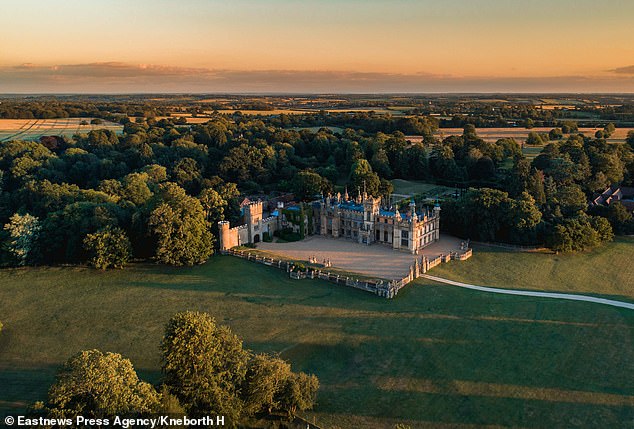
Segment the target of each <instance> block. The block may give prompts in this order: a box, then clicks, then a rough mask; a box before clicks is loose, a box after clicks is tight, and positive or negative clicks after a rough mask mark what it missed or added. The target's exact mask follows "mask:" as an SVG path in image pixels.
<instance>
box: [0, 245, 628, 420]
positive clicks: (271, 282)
mask: <svg viewBox="0 0 634 429" xmlns="http://www.w3.org/2000/svg"><path fill="white" fill-rule="evenodd" d="M619 245H620V243H617V244H616V246H617V247H618V246H619ZM480 253H481V254H482V255H484V254H485V252H480ZM509 255H510V256H509V257H508V259H504V260H502V262H503V263H507V262H508V260H510V259H512V258H513V257H517V256H518V254H515V253H512V254H509ZM482 257H483V258H484V257H485V256H482ZM522 257H523V255H522ZM551 257H552V256H551ZM486 258H489V256H486ZM500 258H501V255H499V254H498V255H496V256H495V257H494V258H493V259H492V261H493V262H495V265H491V260H489V259H482V260H480V259H479V258H478V257H477V256H474V258H473V259H472V261H473V262H468V263H465V265H464V266H465V267H469V266H474V265H473V264H476V266H477V264H481V265H482V266H484V265H486V264H489V266H490V267H489V268H490V270H491V271H496V270H511V269H515V265H513V266H508V265H498V263H497V261H500V260H501V259H500ZM565 262H566V261H560V262H559V264H564V263H565ZM573 262H574V265H576V264H577V262H576V261H573ZM467 264H471V265H467ZM450 268H451V270H454V269H456V273H458V270H457V266H456V267H453V266H452V264H450V265H447V266H446V268H445V267H443V270H444V271H443V274H447V273H448V272H449V271H447V270H449V269H450ZM465 269H466V268H465ZM573 271H574V268H573V266H572V265H571V267H570V268H569V271H567V272H573ZM524 272H529V271H528V269H527V270H526V271H523V273H524ZM531 272H532V271H531ZM432 274H436V275H440V274H441V271H440V270H439V271H437V272H432ZM463 274H464V276H466V271H465V273H463ZM463 274H460V275H458V274H456V276H457V277H460V278H462V277H461V276H462V275H463ZM485 274H486V273H485V272H484V268H481V272H480V275H481V276H484V275H485ZM474 278H475V279H478V277H474ZM493 278H494V276H489V279H493ZM630 278H631V277H630ZM482 279H485V277H482ZM541 279H546V281H547V280H548V279H549V277H548V275H547V274H544V275H543V276H542V277H541ZM556 281H559V278H558V277H555V278H553V280H552V282H556ZM571 282H572V280H571ZM519 286H523V284H519ZM553 287H554V286H550V287H547V286H544V289H552V288H553ZM595 292H596V293H603V292H604V291H603V290H597V291H595ZM604 293H606V294H609V295H613V294H615V293H616V291H614V290H610V289H606V290H605V292H604ZM182 310H199V311H207V312H209V313H211V314H212V315H213V316H214V317H215V318H216V320H217V321H218V322H219V323H223V324H227V325H229V326H231V328H232V329H233V330H234V331H235V332H236V333H237V334H238V335H240V336H241V337H242V338H243V339H244V342H245V345H246V346H247V347H248V348H251V349H253V350H256V351H264V352H271V353H279V354H281V356H282V357H283V358H285V359H287V360H289V361H290V362H291V363H292V364H293V367H294V369H295V370H302V371H309V372H312V373H315V374H316V375H317V376H318V377H319V379H320V382H321V388H320V393H319V396H318V405H317V407H316V408H315V410H314V411H312V412H310V413H306V414H305V417H306V418H308V419H309V420H311V421H313V420H314V421H315V422H316V423H317V424H319V425H320V426H321V427H323V428H334V427H339V428H361V427H364V428H393V427H394V425H395V424H396V423H406V424H409V425H410V426H411V427H413V428H419V427H421V428H422V427H433V428H438V427H441V428H442V427H445V428H495V427H524V428H544V427H548V428H557V427H565V428H571V427H573V428H574V427H579V428H608V427H609V428H620V427H628V426H629V427H631V424H632V421H634V377H633V376H632V374H634V347H633V341H634V330H633V328H634V312H632V311H628V310H625V309H617V308H612V307H608V306H603V305H596V304H589V303H580V302H564V301H555V300H549V299H536V298H529V297H516V296H504V295H492V294H486V293H481V292H476V291H470V290H464V289H460V288H455V287H451V286H446V285H441V284H434V283H433V282H430V281H427V280H422V279H420V280H418V281H416V282H414V283H412V284H411V285H408V286H407V287H406V288H405V289H404V290H403V291H402V292H401V293H400V294H399V295H398V297H397V298H396V299H394V300H385V299H382V298H378V297H375V296H373V295H370V294H367V293H365V292H361V291H358V290H355V289H350V288H345V287H341V286H336V285H334V284H330V283H326V282H323V281H317V280H291V279H289V278H288V277H287V276H286V273H284V272H282V271H279V270H277V269H275V268H270V267H265V266H262V265H259V264H255V263H252V262H248V261H243V260H240V259H238V258H233V257H229V256H222V257H214V258H212V259H211V260H210V261H209V262H208V263H206V264H204V265H201V266H196V267H192V268H170V267H162V266H155V265H133V266H131V267H129V268H126V269H125V270H121V271H108V272H100V271H96V270H93V269H89V268H81V267H75V268H72V267H59V268H27V269H6V270H0V321H2V323H3V324H4V329H3V330H2V332H0V414H3V413H9V412H13V413H17V412H19V411H20V410H23V409H24V407H26V406H27V405H28V404H29V403H31V402H33V401H35V400H39V399H44V398H45V395H46V391H47V388H48V386H49V385H50V384H51V383H52V381H53V379H54V375H55V371H56V370H57V368H58V367H59V366H60V365H61V364H62V363H63V362H64V361H65V360H66V359H67V358H68V357H69V356H70V355H72V354H74V353H76V352H78V351H80V350H84V349H91V348H98V349H101V350H103V351H113V352H118V353H121V354H123V355H124V356H126V357H128V358H130V359H131V360H132V362H133V363H134V365H135V368H136V369H137V371H138V373H139V375H140V376H141V378H143V379H146V380H148V381H151V382H154V383H157V382H159V381H160V356H159V349H158V346H159V341H160V339H161V337H162V334H163V327H164V325H165V323H166V322H167V321H168V319H169V318H170V317H171V316H172V315H173V314H174V313H176V312H178V311H182Z"/></svg>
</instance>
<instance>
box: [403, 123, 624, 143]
mask: <svg viewBox="0 0 634 429" xmlns="http://www.w3.org/2000/svg"><path fill="white" fill-rule="evenodd" d="M602 129H603V128H579V131H578V132H577V133H576V134H578V133H583V134H585V135H586V136H588V137H594V133H596V132H597V131H599V130H602ZM550 130H552V128H549V127H540V128H532V129H530V130H529V129H526V128H520V127H514V128H509V127H505V128H477V129H476V132H477V133H478V136H479V137H480V138H482V139H483V140H485V141H488V142H495V141H497V140H499V139H503V138H514V139H515V140H517V142H518V143H522V142H524V141H526V139H527V138H528V133H530V132H536V133H540V134H542V133H545V134H548V132H549V131H550ZM630 130H631V128H617V129H616V130H615V131H614V133H612V135H611V136H610V138H609V139H608V140H607V141H608V143H624V142H625V138H626V137H627V133H628V132H629V131H630ZM462 132H463V130H462V128H441V129H439V130H438V131H437V132H436V135H437V136H438V137H442V138H445V137H449V136H455V135H462ZM407 138H408V139H409V140H412V141H414V139H416V138H418V139H419V140H420V138H419V137H416V136H413V138H410V137H407Z"/></svg>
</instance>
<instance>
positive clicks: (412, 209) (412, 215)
mask: <svg viewBox="0 0 634 429" xmlns="http://www.w3.org/2000/svg"><path fill="white" fill-rule="evenodd" d="M409 217H410V219H411V220H412V221H416V220H418V216H417V215H416V203H415V202H414V199H413V198H412V199H411V201H410V202H409Z"/></svg>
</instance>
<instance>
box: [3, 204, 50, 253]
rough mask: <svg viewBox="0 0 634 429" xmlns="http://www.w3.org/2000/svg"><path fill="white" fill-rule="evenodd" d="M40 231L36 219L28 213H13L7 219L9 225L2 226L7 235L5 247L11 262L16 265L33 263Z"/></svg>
mask: <svg viewBox="0 0 634 429" xmlns="http://www.w3.org/2000/svg"><path fill="white" fill-rule="evenodd" d="M40 230H41V226H40V221H39V220H38V218H36V217H35V216H31V215H30V214H28V213H26V214H24V215H20V214H18V213H15V214H14V215H13V216H11V218H9V223H7V224H6V225H4V231H5V233H6V235H7V239H6V243H5V247H6V251H7V253H8V254H9V257H10V259H11V262H13V263H15V264H16V265H27V264H29V263H30V262H33V259H34V256H35V253H36V249H37V241H38V238H39V235H40Z"/></svg>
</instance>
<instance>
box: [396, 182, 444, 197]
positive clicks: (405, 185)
mask: <svg viewBox="0 0 634 429" xmlns="http://www.w3.org/2000/svg"><path fill="white" fill-rule="evenodd" d="M392 185H393V186H394V193H395V194H409V195H416V194H418V195H427V196H429V197H436V196H441V195H444V194H448V193H449V194H450V193H452V192H453V191H454V190H455V189H454V188H451V187H448V186H441V185H435V184H433V183H425V182H418V181H414V180H403V179H394V180H392Z"/></svg>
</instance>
